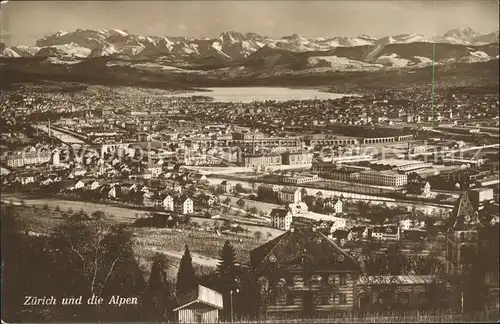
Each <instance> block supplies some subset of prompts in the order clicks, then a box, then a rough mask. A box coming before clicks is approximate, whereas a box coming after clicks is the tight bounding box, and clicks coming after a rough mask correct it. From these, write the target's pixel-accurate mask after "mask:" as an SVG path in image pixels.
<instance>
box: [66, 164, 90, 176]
mask: <svg viewBox="0 0 500 324" xmlns="http://www.w3.org/2000/svg"><path fill="white" fill-rule="evenodd" d="M86 173H87V170H86V169H85V168H83V167H80V166H78V167H75V168H74V169H73V170H72V171H71V173H70V175H69V177H70V178H77V177H83V176H84V175H85V174H86Z"/></svg>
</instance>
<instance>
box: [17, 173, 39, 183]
mask: <svg viewBox="0 0 500 324" xmlns="http://www.w3.org/2000/svg"><path fill="white" fill-rule="evenodd" d="M16 181H17V182H19V183H20V184H22V185H27V184H29V183H34V182H35V176H34V175H32V174H23V175H19V176H17V177H16Z"/></svg>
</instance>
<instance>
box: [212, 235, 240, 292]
mask: <svg viewBox="0 0 500 324" xmlns="http://www.w3.org/2000/svg"><path fill="white" fill-rule="evenodd" d="M235 263H236V254H235V250H234V247H233V246H232V245H231V242H229V240H226V242H225V243H224V246H223V247H222V250H221V251H220V253H219V264H218V265H217V275H218V276H219V278H220V280H221V283H222V284H223V286H224V287H225V288H226V289H231V288H233V284H234V282H235V280H234V279H235V278H236V264H235Z"/></svg>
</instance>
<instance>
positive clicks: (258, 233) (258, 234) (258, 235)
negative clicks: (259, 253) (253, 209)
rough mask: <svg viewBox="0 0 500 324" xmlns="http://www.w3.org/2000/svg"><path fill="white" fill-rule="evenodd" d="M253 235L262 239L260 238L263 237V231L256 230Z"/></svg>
mask: <svg viewBox="0 0 500 324" xmlns="http://www.w3.org/2000/svg"><path fill="white" fill-rule="evenodd" d="M253 236H254V237H255V238H256V239H257V240H259V241H260V239H261V238H262V232H260V231H256V232H255V233H253Z"/></svg>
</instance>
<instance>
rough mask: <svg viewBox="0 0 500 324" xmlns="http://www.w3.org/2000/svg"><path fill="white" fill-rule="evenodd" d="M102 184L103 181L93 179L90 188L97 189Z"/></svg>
mask: <svg viewBox="0 0 500 324" xmlns="http://www.w3.org/2000/svg"><path fill="white" fill-rule="evenodd" d="M100 186H101V183H100V182H99V181H92V183H91V184H90V187H89V189H90V190H96V189H97V188H99V187H100Z"/></svg>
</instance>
